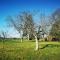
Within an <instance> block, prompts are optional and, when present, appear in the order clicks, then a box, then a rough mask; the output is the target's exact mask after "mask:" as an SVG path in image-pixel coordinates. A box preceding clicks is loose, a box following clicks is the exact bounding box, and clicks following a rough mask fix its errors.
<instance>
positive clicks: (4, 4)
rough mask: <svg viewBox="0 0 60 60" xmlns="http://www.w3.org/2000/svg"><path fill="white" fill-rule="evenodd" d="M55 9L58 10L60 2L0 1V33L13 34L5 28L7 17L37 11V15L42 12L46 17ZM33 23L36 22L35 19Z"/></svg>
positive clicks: (51, 0) (52, 0)
mask: <svg viewBox="0 0 60 60" xmlns="http://www.w3.org/2000/svg"><path fill="white" fill-rule="evenodd" d="M57 8H60V0H0V31H2V30H4V31H7V30H9V32H10V33H12V32H13V29H11V28H7V24H8V23H7V22H6V18H7V16H10V15H11V16H15V15H18V14H19V12H22V11H31V12H32V11H35V12H36V11H38V13H39V12H43V13H45V14H46V16H48V15H50V14H52V13H53V11H55V10H56V9H57ZM37 17H38V15H37ZM38 19H39V18H38ZM35 21H36V22H37V18H35ZM13 34H15V33H13ZM16 36H17V34H16Z"/></svg>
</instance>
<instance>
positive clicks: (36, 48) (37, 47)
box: [35, 36, 39, 50]
mask: <svg viewBox="0 0 60 60" xmlns="http://www.w3.org/2000/svg"><path fill="white" fill-rule="evenodd" d="M35 40H36V47H35V50H38V49H39V46H38V39H37V36H35Z"/></svg>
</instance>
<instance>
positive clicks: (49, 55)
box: [0, 40, 60, 60]
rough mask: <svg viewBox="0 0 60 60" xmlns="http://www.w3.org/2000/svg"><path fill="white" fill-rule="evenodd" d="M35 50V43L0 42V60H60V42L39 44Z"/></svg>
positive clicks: (18, 41)
mask: <svg viewBox="0 0 60 60" xmlns="http://www.w3.org/2000/svg"><path fill="white" fill-rule="evenodd" d="M34 49H35V41H23V42H22V43H21V42H20V40H9V41H8V40H6V41H4V42H2V41H0V60H60V42H39V50H38V51H35V50H34Z"/></svg>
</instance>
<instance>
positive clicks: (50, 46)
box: [40, 44, 60, 49]
mask: <svg viewBox="0 0 60 60" xmlns="http://www.w3.org/2000/svg"><path fill="white" fill-rule="evenodd" d="M47 47H48V48H52V47H57V48H58V47H60V45H56V44H46V45H45V46H43V47H42V48H40V49H44V48H47Z"/></svg>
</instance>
